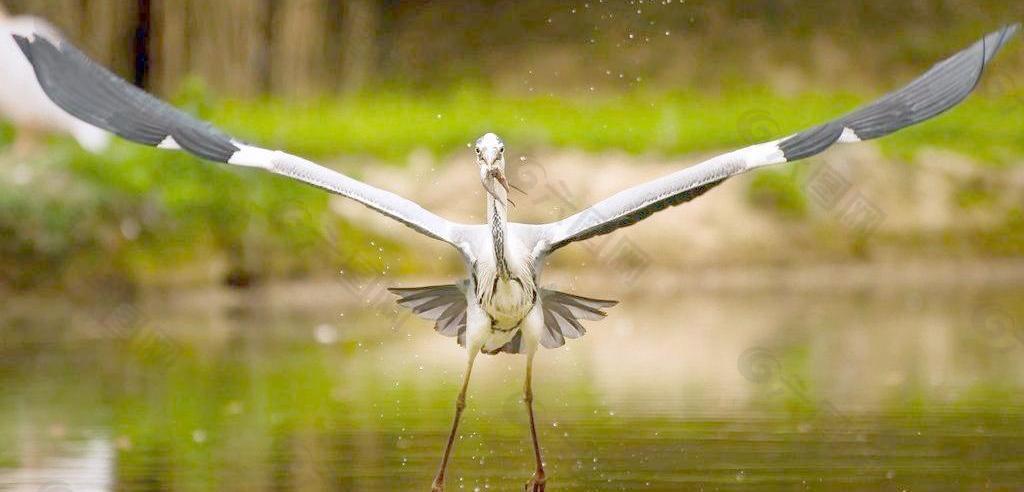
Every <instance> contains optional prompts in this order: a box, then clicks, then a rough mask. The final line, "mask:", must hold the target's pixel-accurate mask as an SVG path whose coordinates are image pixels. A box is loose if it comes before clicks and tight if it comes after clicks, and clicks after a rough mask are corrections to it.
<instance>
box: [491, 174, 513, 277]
mask: <svg viewBox="0 0 1024 492" xmlns="http://www.w3.org/2000/svg"><path fill="white" fill-rule="evenodd" d="M496 188H497V190H496V191H497V194H498V197H499V198H498V199H496V198H494V197H493V196H491V195H490V194H488V195H487V223H488V225H489V226H490V228H491V239H492V243H493V245H494V260H495V264H496V265H497V269H498V276H499V277H501V278H502V279H508V278H509V269H508V262H507V261H506V260H505V238H506V237H508V234H507V232H508V196H507V194H506V191H505V189H504V188H501V187H496Z"/></svg>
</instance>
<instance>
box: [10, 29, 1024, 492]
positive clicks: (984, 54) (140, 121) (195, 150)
mask: <svg viewBox="0 0 1024 492" xmlns="http://www.w3.org/2000/svg"><path fill="white" fill-rule="evenodd" d="M1019 27H1020V26H1019V24H1015V25H1010V26H1006V27H1003V28H1002V29H1000V30H998V31H995V32H993V33H991V34H988V35H987V36H985V37H984V38H982V39H981V40H979V41H977V42H976V43H974V44H972V45H971V46H969V47H968V48H966V49H964V50H963V51H960V52H959V53H956V54H955V55H953V56H951V57H949V58H947V59H946V60H943V61H941V62H939V63H938V64H936V65H935V66H934V67H932V68H931V69H930V70H928V71H927V72H926V73H924V74H923V75H921V76H920V77H918V78H917V79H915V80H914V81H912V82H910V83H909V84H908V85H906V86H905V87H903V88H902V89H899V90H897V91H895V92H892V93H890V94H888V95H886V96H884V97H882V98H881V99H878V100H877V101H875V102H873V103H871V104H868V105H866V106H864V107H862V108H860V109H857V110H855V111H853V112H851V113H848V114H847V115H845V116H842V117H839V118H837V119H835V120H833V121H830V122H828V123H825V124H822V125H819V126H816V127H813V128H810V129H808V130H805V131H801V132H799V133H796V134H793V135H789V136H785V137H782V138H779V139H777V140H773V141H770V142H766V143H759V144H755V145H751V146H749V147H746V148H743V149H740V150H736V151H733V152H729V153H726V154H723V155H720V156H717V157H714V158H712V159H709V160H707V161H704V162H701V163H699V164H696V165H694V166H691V167H687V168H684V169H682V170H680V171H677V172H675V173H672V174H669V175H667V176H664V177H661V178H658V179H655V180H652V181H649V182H647V183H643V184H639V185H637V186H634V187H632V188H629V189H626V190H625V191H622V192H620V193H618V194H615V195H613V196H611V197H609V198H607V199H605V200H603V201H600V202H598V203H596V204H594V205H593V206H591V207H589V208H587V209H585V210H583V211H581V212H579V213H577V214H575V215H572V216H570V217H568V218H565V219H563V220H560V221H557V222H552V223H548V224H521V223H515V222H509V220H508V210H509V197H508V194H509V188H510V187H511V185H510V184H509V183H508V182H507V181H506V178H505V144H504V143H503V142H502V140H501V139H500V138H498V136H497V135H495V134H493V133H487V134H485V135H484V136H482V137H480V138H479V139H477V140H476V144H475V146H474V150H475V153H476V165H477V166H478V171H479V175H480V183H481V184H482V185H483V188H484V189H485V190H486V191H487V194H486V198H487V223H485V224H459V223H455V222H452V221H449V220H446V219H444V218H442V217H439V216H437V215H435V214H433V213H431V212H429V211H427V210H425V209H423V208H422V207H420V206H419V205H417V204H416V203H413V202H412V201H409V200H406V199H404V198H402V197H400V196H398V195H395V194H393V193H389V192H387V191H384V190H381V189H379V188H376V187H373V186H371V185H368V184H366V183H363V182H360V181H357V180H355V179H352V178H350V177H348V176H345V175H344V174H342V173H339V172H337V171H334V170H331V169H328V168H325V167H322V166H319V165H317V164H314V163H313V162H310V161H308V160H305V159H302V158H300V157H296V156H294V155H290V154H287V153H285V152H282V151H274V150H267V149H262V148H259V147H255V146H252V145H249V144H246V143H243V142H241V141H239V140H237V139H234V138H232V137H230V136H228V135H226V134H225V133H223V132H221V131H220V130H217V129H216V128H214V127H213V126H211V125H210V124H208V123H205V122H201V121H199V120H196V119H194V118H192V117H191V116H189V115H187V114H185V113H183V112H182V111H180V110H178V109H175V108H173V107H171V106H169V105H167V104H165V103H164V102H161V101H160V100H158V99H156V98H154V97H153V96H151V95H149V94H147V93H145V92H143V91H141V90H139V89H137V88H135V87H133V86H132V85H130V84H128V83H127V82H125V81H123V80H121V79H119V78H118V77H117V76H115V75H113V74H112V73H110V72H109V71H107V70H106V69H104V68H102V67H100V66H99V65H97V64H95V63H94V62H92V61H91V60H89V59H88V58H87V57H86V56H85V55H83V54H82V53H81V52H79V51H78V50H77V49H75V47H74V46H71V45H70V44H68V43H66V42H63V41H58V42H56V44H55V43H54V42H53V41H51V40H50V39H48V38H46V37H40V36H29V37H21V36H16V37H15V39H16V41H17V43H18V45H19V46H20V47H21V49H22V50H23V51H24V53H25V55H27V57H28V59H29V60H30V61H31V63H32V65H33V66H34V67H35V71H36V75H37V76H38V79H39V82H40V84H41V85H42V88H43V90H44V91H45V92H46V94H47V95H48V96H49V97H50V98H51V99H52V100H53V101H54V102H55V103H57V105H58V106H60V107H62V108H64V109H65V110H67V112H69V113H71V114H72V115H74V116H76V117H78V118H80V119H82V120H84V121H86V122H88V123H90V124H92V125H95V126H97V127H100V128H104V129H106V130H109V131H111V132H113V133H116V134H118V135H120V136H122V137H124V138H126V139H129V140H132V141H135V142H139V143H143V144H147V145H151V146H155V147H159V148H163V149H177V150H184V151H186V152H190V153H192V154H194V155H196V156H199V157H202V158H204V159H209V160H213V161H217V162H223V163H227V164H233V165H237V166H247V167H254V168H260V169H264V170H267V171H270V172H272V173H275V174H280V175H283V176H286V177H289V178H292V179H295V180H298V181H302V182H305V183H308V184H311V185H313V186H316V187H318V188H322V189H324V190H327V191H329V192H332V193H337V194H339V195H342V196H345V197H348V198H351V199H353V200H356V201H358V202H360V203H362V204H363V205H366V206H367V207H369V208H371V209H373V210H376V211H377V212H380V213H381V214H383V215H385V216H388V217H391V218H392V219H395V220H397V221H399V222H402V223H403V224H405V225H407V226H409V227H411V228H412V229H413V230H415V231H417V232H419V233H421V234H425V235H427V236H429V237H431V238H434V239H437V240H439V241H443V242H445V243H448V244H449V245H451V246H452V247H454V248H455V250H456V251H457V252H458V253H459V254H460V255H461V257H462V259H463V261H464V263H465V266H466V273H467V276H466V278H465V279H463V280H461V281H459V282H457V283H454V284H451V285H439V286H430V287H419V288H402V289H392V291H393V292H394V293H396V294H397V295H398V296H399V300H398V302H399V304H401V305H402V306H406V307H408V308H411V309H412V310H413V311H414V312H415V313H416V314H418V315H419V316H421V317H423V318H425V319H428V320H431V321H434V322H435V325H434V327H435V329H436V330H437V331H438V332H439V333H441V334H442V335H445V336H449V337H456V339H457V340H458V343H459V344H460V345H462V346H464V347H465V348H466V354H467V364H466V371H465V375H464V377H463V380H462V386H461V389H460V390H459V394H458V398H457V399H456V405H455V417H454V420H453V422H452V425H451V431H450V433H449V435H448V440H447V443H446V444H445V448H444V454H443V457H442V458H441V465H440V468H439V470H438V472H437V475H436V477H435V478H434V481H433V490H435V491H437V490H443V489H444V483H445V477H446V476H447V466H448V460H449V457H450V456H451V452H452V447H453V444H454V441H455V436H456V432H457V430H458V426H459V419H460V418H461V416H462V412H463V409H464V408H465V405H466V390H467V388H468V386H469V380H470V374H471V373H472V370H473V362H474V361H475V360H476V357H477V355H479V354H481V353H484V354H498V353H502V352H504V353H509V354H523V355H525V356H526V375H525V383H524V398H523V401H524V402H525V405H526V410H527V413H528V415H529V420H530V436H531V438H532V440H533V450H534V456H535V458H536V471H535V473H534V475H533V477H532V478H531V479H530V480H529V481H528V482H527V483H526V487H525V488H526V490H528V491H543V490H544V489H545V486H546V481H547V477H546V475H545V473H544V461H543V460H542V459H541V446H540V444H539V442H538V439H537V430H536V426H535V421H534V415H533V392H532V390H531V381H532V368H533V358H534V355H535V354H536V353H537V351H538V348H539V347H541V346H543V347H545V348H556V347H560V346H562V345H563V344H565V340H566V339H567V338H569V339H573V338H578V337H580V336H582V335H583V334H584V333H585V330H584V329H583V326H582V325H581V324H580V320H597V319H601V318H603V317H604V316H605V311H604V310H605V309H606V308H609V307H611V306H613V305H615V304H616V302H615V301H605V300H599V299H591V298H586V297H580V296H576V295H572V294H567V293H564V292H556V291H553V290H547V289H543V288H540V287H539V285H540V282H539V279H540V275H541V268H542V266H543V265H544V259H545V258H546V257H547V256H548V255H550V254H552V253H554V252H555V251H557V250H558V249H560V248H562V247H563V246H566V245H568V244H570V243H573V242H576V241H582V240H585V239H588V238H592V237H594V236H598V235H602V234H608V233H611V232H613V231H615V230H617V229H620V228H623V227H627V226H629V225H632V224H635V223H636V222H638V221H640V220H643V219H646V218H648V217H650V216H651V215H652V214H654V213H655V212H658V211H661V210H664V209H666V208H668V207H670V206H674V205H679V204H681V203H684V202H687V201H690V200H693V199H694V198H697V197H698V196H700V195H702V194H703V193H705V192H707V191H708V190H710V189H712V188H714V187H715V186H718V185H720V184H722V182H723V181H725V180H726V179H728V178H729V177H731V176H736V175H738V174H741V173H745V172H747V171H751V170H754V169H758V168H761V167H765V166H769V165H774V164H782V163H786V162H792V161H796V160H799V159H804V158H806V157H810V156H813V155H815V154H818V153H820V152H822V151H824V150H825V149H827V148H829V147H831V146H832V145H833V144H836V143H852V142H859V141H861V140H868V139H873V138H877V137H882V136H885V135H888V134H890V133H893V132H895V131H897V130H899V129H901V128H904V127H906V126H909V125H912V124H915V123H918V122H921V121H924V120H926V119H928V118H931V117H934V116H936V115H938V114H939V113H942V112H944V111H946V110H948V109H950V108H952V107H953V106H955V105H956V104H957V103H959V102H960V101H962V100H964V98H966V97H967V95H968V94H970V92H971V91H972V90H973V89H974V87H975V86H976V85H977V84H978V81H979V79H980V77H981V74H982V71H983V70H984V69H985V67H986V66H987V65H988V63H989V61H990V60H991V59H992V57H993V56H995V54H996V52H997V51H998V50H999V49H1000V48H1001V47H1002V46H1003V44H1004V43H1006V42H1007V41H1008V40H1009V39H1010V38H1011V37H1012V36H1013V34H1014V33H1015V32H1016V31H1017V30H1018V29H1019Z"/></svg>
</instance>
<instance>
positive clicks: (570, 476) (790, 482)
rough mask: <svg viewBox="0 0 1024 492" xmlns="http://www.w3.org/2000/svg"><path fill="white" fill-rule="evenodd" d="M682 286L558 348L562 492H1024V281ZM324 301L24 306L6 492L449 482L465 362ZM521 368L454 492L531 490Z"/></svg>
mask: <svg viewBox="0 0 1024 492" xmlns="http://www.w3.org/2000/svg"><path fill="white" fill-rule="evenodd" d="M591 291H593V292H596V293H600V290H596V291H595V290H593V289H589V290H588V291H587V292H583V293H589V292H591ZM659 291H660V292H661V293H659V294H650V293H648V294H645V295H643V296H637V297H635V298H626V299H623V300H624V302H623V303H622V304H621V305H620V306H618V307H616V308H614V309H612V312H611V316H609V318H608V319H606V320H604V321H601V322H597V323H590V324H589V325H588V329H589V333H588V335H587V336H586V337H584V338H583V339H582V340H578V341H575V342H570V345H569V346H568V350H566V349H565V348H563V349H559V350H557V351H543V352H541V354H540V355H539V356H538V359H537V369H536V385H535V394H536V398H537V402H536V406H537V413H538V418H539V423H540V429H539V431H540V434H541V439H542V444H543V446H544V450H545V452H546V461H547V463H548V473H549V476H550V477H551V478H550V482H549V486H550V490H581V491H589V490H804V489H806V490H828V489H842V490H894V491H895V490H979V489H1014V488H1017V487H1020V486H1021V485H1022V484H1024V392H1022V391H1021V390H1022V388H1024V327H1022V326H1021V324H1020V323H1021V322H1022V321H1024V303H1022V302H1021V300H1022V299H1024V289H1020V288H1014V287H1006V286H1003V287H991V288H986V287H984V286H981V287H977V286H976V287H973V288H970V289H965V288H956V287H951V288H941V289H930V290H929V289H923V288H919V289H913V288H902V287H901V288H884V287H883V286H881V284H880V286H876V287H870V288H863V289H842V290H836V291H833V290H829V289H797V290H789V291H784V292H777V291H760V290H749V289H747V290H739V291H736V292H729V291H716V292H715V293H714V294H707V295H700V294H698V293H696V292H695V291H694V290H693V289H689V290H687V289H673V288H667V289H659ZM317 292H320V294H318V296H313V297H317V299H302V302H298V301H296V300H294V299H279V298H278V296H274V295H268V294H259V293H256V294H220V295H218V296H206V295H202V294H200V295H197V296H194V297H198V298H200V299H201V301H198V302H197V301H195V300H194V299H193V300H191V301H182V302H170V301H166V302H165V300H164V299H163V297H162V296H160V295H156V296H150V297H148V298H147V300H146V301H145V302H141V303H140V304H133V303H128V304H121V303H104V302H98V303H90V304H88V305H74V306H73V305H70V304H67V303H64V302H59V301H46V300H32V301H24V302H13V303H9V304H8V306H6V307H5V309H4V315H3V319H4V328H3V331H2V337H0V356H2V358H0V387H2V388H3V391H2V392H0V489H9V490H27V491H44V490H45V491H51V492H53V491H75V492H81V491H87V490H106V489H119V490H157V489H161V490H162V489H174V490H267V489H291V488H294V489H301V490H316V489H333V490H381V491H386V490H426V489H428V488H429V482H430V480H431V478H432V475H433V473H434V471H435V469H436V466H437V461H438V459H439V455H440V451H441V447H442V444H443V439H444V437H445V435H446V432H447V429H448V425H449V423H450V418H451V414H452V409H453V399H454V396H455V393H456V391H457V388H458V384H459V378H460V374H461V371H462V368H463V363H464V362H463V361H464V359H463V355H462V353H461V352H460V351H459V349H458V348H457V346H456V345H455V344H454V342H452V341H451V340H450V339H445V338H442V337H440V336H438V335H436V334H434V333H433V332H432V331H431V330H430V328H429V327H428V325H427V324H426V323H425V322H421V321H419V320H409V319H405V318H402V317H399V318H395V317H394V316H393V315H392V313H391V311H390V308H384V307H382V305H381V304H379V303H378V301H376V300H374V301H373V302H363V303H361V306H362V307H357V306H352V305H345V304H344V303H341V302H337V299H338V298H341V297H344V296H335V295H334V294H325V293H322V292H321V291H319V290H318V291H317ZM822 292H832V293H831V294H825V293H822ZM208 297H209V298H208ZM298 297H303V296H298ZM321 301H323V302H321ZM339 306H341V307H339ZM522 372H523V360H522V359H521V358H518V357H513V356H508V355H503V356H496V357H482V358H480V359H479V363H478V366H477V368H476V371H475V372H474V379H473V382H472V385H471V388H470V399H469V406H468V409H467V412H466V416H465V419H464V423H463V427H462V429H461V437H460V439H459V440H458V442H457V447H456V450H455V456H454V459H453V463H452V465H451V471H450V478H449V483H448V485H449V490H467V491H472V490H481V491H482V490H521V487H522V483H524V482H525V481H526V479H528V478H529V476H530V475H531V473H532V469H531V460H532V456H531V452H532V451H531V447H530V441H529V437H528V431H527V427H526V415H525V412H524V411H523V408H522V406H521V404H520V402H519V393H520V390H521V384H522V383H521V381H522Z"/></svg>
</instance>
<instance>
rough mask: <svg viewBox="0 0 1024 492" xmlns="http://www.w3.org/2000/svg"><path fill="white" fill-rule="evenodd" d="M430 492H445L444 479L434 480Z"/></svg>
mask: <svg viewBox="0 0 1024 492" xmlns="http://www.w3.org/2000/svg"><path fill="white" fill-rule="evenodd" d="M430 492H444V477H437V478H435V479H434V484H433V485H431V486H430Z"/></svg>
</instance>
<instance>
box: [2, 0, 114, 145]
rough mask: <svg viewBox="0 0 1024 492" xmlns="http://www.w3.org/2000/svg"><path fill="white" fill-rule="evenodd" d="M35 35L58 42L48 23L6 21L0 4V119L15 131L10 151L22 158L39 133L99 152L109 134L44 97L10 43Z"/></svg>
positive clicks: (18, 19) (35, 19) (25, 19)
mask: <svg viewBox="0 0 1024 492" xmlns="http://www.w3.org/2000/svg"><path fill="white" fill-rule="evenodd" d="M15 34H18V35H21V36H28V35H30V34H36V35H41V36H47V37H50V38H51V39H55V40H56V39H61V35H60V33H59V32H58V31H57V29H56V28H55V27H53V26H52V25H51V24H50V23H48V22H46V21H45V20H43V19H40V18H38V17H30V16H15V17H9V16H8V15H7V11H6V10H5V9H4V6H3V5H2V4H0V67H2V69H0V119H4V120H7V121H9V122H11V123H12V124H13V125H14V126H15V127H16V130H17V134H16V136H15V141H14V147H13V151H14V154H15V155H16V156H18V157H25V156H26V155H27V154H29V153H30V152H31V150H32V149H33V148H34V147H36V144H35V140H36V137H37V136H38V135H39V134H40V133H57V134H66V135H71V136H72V137H73V138H74V139H75V140H76V141H78V144H79V145H81V146H82V147H83V148H85V149H86V150H88V151H90V152H100V151H102V150H103V149H104V148H106V146H107V143H108V142H110V134H109V133H108V132H106V131H105V130H102V129H99V128H96V127H95V126H93V125H90V124H88V123H86V122H84V121H82V120H79V119H78V118H75V117H73V116H71V115H70V114H68V113H67V112H66V111H64V110H63V109H61V108H60V107H59V106H57V105H56V104H54V103H53V101H51V100H50V98H48V97H46V94H45V93H44V92H43V89H42V88H41V87H39V81H38V80H37V79H36V75H35V72H33V71H32V65H30V64H29V63H28V60H27V59H26V58H25V54H24V53H22V51H21V50H20V49H19V48H18V45H17V43H15V42H14V38H13V35H15Z"/></svg>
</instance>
